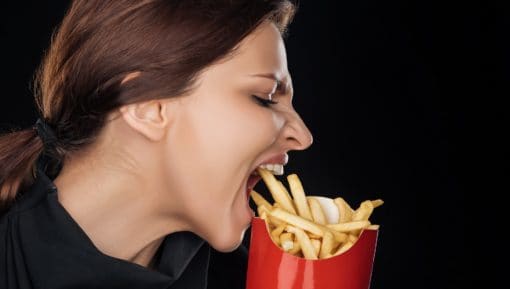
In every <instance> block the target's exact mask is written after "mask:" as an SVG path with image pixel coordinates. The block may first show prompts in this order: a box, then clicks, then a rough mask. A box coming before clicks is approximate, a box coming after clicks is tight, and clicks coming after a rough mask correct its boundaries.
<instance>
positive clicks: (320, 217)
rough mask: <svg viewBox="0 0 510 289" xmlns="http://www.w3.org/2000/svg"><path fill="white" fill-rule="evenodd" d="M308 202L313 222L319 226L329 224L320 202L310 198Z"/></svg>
mask: <svg viewBox="0 0 510 289" xmlns="http://www.w3.org/2000/svg"><path fill="white" fill-rule="evenodd" d="M307 200H308V204H309V205H310V210H311V211H312V217H313V221H315V222H316V223H318V224H321V225H325V224H326V223H327V222H326V216H325V215H324V212H323V211H322V207H321V204H320V203H319V201H317V200H316V199H314V198H312V197H308V198H307Z"/></svg>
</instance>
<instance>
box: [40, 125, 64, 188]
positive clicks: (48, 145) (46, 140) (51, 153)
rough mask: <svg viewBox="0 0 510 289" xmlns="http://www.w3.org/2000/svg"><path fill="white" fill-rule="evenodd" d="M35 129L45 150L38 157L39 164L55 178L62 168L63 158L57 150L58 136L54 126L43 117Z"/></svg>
mask: <svg viewBox="0 0 510 289" xmlns="http://www.w3.org/2000/svg"><path fill="white" fill-rule="evenodd" d="M34 129H35V130H36V131H37V134H38V135H39V137H40V138H41V140H42V142H43V144H44V150H43V152H42V153H41V155H40V156H39V158H38V159H37V166H38V168H39V169H40V170H42V171H43V172H45V173H46V174H47V176H48V177H49V178H50V179H52V180H53V179H54V178H55V177H56V176H57V175H58V173H59V172H60V170H61V169H62V160H61V158H60V156H59V154H58V153H57V151H56V150H55V147H56V144H57V136H56V134H55V131H54V130H53V128H51V126H50V125H49V124H48V123H46V122H45V121H44V120H43V119H41V118H38V119H37V122H36V123H35V125H34ZM34 177H35V176H34Z"/></svg>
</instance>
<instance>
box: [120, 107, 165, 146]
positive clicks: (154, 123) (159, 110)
mask: <svg viewBox="0 0 510 289" xmlns="http://www.w3.org/2000/svg"><path fill="white" fill-rule="evenodd" d="M169 105H171V103H170V102H168V101H164V100H162V99H155V100H149V101H144V102H137V103H132V104H127V105H124V106H122V107H120V108H119V111H120V114H121V116H122V118H123V119H124V121H126V123H127V124H128V125H129V126H131V128H132V129H134V130H135V131H137V132H138V133H140V134H142V135H143V136H145V137H146V138H148V139H150V140H152V141H158V140H161V139H162V138H163V137H164V136H165V135H166V132H167V130H168V126H169V125H170V120H169V118H168V116H167V114H166V112H167V109H168V108H167V106H169Z"/></svg>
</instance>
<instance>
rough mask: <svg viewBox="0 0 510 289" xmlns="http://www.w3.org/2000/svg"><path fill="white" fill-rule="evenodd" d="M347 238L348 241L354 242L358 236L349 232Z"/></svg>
mask: <svg viewBox="0 0 510 289" xmlns="http://www.w3.org/2000/svg"><path fill="white" fill-rule="evenodd" d="M347 239H349V242H353V243H356V241H358V237H357V236H356V235H353V234H349V237H348V238H347Z"/></svg>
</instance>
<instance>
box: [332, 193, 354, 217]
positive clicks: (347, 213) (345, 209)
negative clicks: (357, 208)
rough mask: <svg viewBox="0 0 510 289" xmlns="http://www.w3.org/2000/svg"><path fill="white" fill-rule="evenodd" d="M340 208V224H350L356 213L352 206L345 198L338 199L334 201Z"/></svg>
mask: <svg viewBox="0 0 510 289" xmlns="http://www.w3.org/2000/svg"><path fill="white" fill-rule="evenodd" d="M333 201H334V202H335V204H336V206H337V207H338V214H339V215H340V219H339V220H338V222H339V223H345V222H350V221H351V220H352V215H353V214H354V211H353V210H352V208H351V206H349V204H347V202H346V201H345V200H344V199H343V198H340V197H338V198H336V199H334V200H333Z"/></svg>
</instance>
